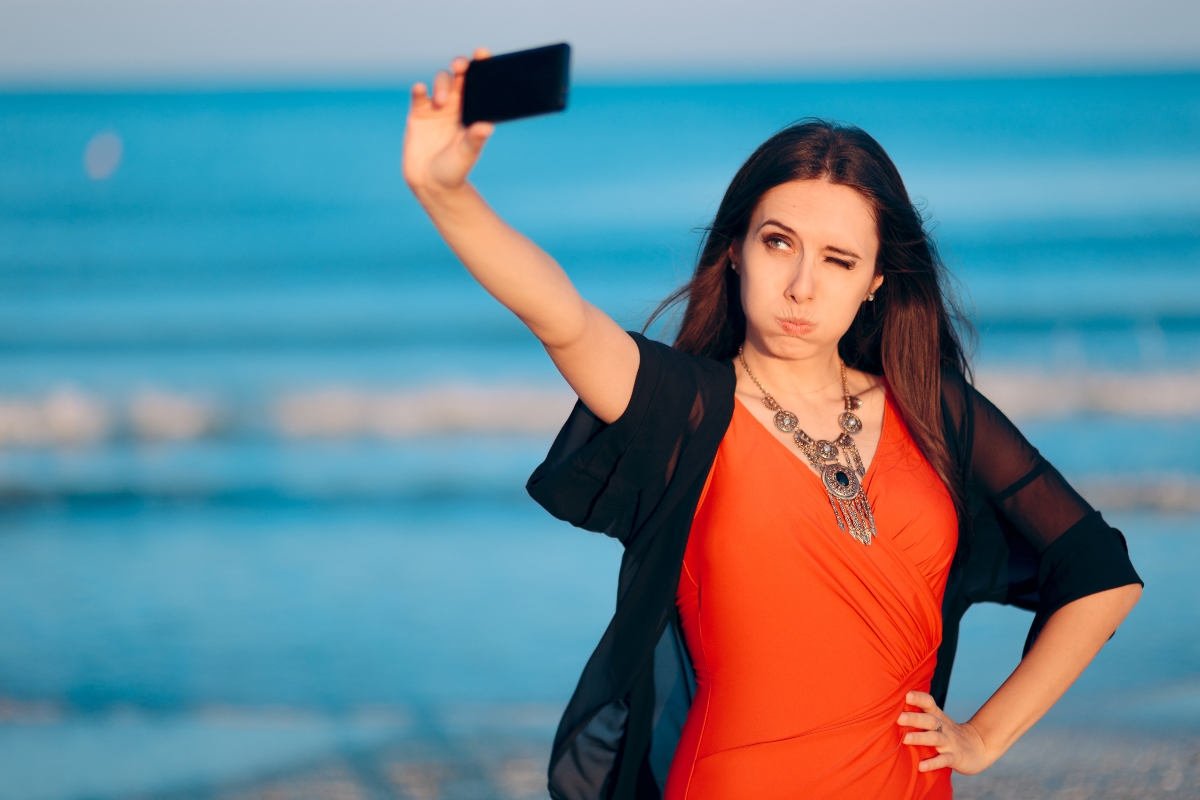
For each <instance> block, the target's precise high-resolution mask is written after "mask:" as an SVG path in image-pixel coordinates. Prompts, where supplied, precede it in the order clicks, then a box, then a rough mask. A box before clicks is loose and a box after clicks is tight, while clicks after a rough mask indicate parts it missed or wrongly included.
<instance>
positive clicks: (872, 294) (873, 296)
mask: <svg viewBox="0 0 1200 800" xmlns="http://www.w3.org/2000/svg"><path fill="white" fill-rule="evenodd" d="M867 300H870V301H872V302H874V300H875V293H874V292H871V293H870V294H869V295H867Z"/></svg>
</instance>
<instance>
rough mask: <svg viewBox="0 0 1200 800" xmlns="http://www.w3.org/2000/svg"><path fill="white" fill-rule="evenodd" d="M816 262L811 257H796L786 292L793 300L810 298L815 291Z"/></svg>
mask: <svg viewBox="0 0 1200 800" xmlns="http://www.w3.org/2000/svg"><path fill="white" fill-rule="evenodd" d="M815 273H816V264H814V263H812V260H811V259H808V258H805V257H801V258H798V259H796V264H795V267H794V270H793V272H792V279H791V282H790V283H789V284H788V287H787V294H788V296H789V297H791V298H792V299H794V300H811V299H812V296H813V292H814V291H815V288H816V286H815Z"/></svg>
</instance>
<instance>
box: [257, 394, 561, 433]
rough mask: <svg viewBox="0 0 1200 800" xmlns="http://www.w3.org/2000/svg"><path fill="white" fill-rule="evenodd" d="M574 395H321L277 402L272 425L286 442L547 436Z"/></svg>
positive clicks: (306, 395)
mask: <svg viewBox="0 0 1200 800" xmlns="http://www.w3.org/2000/svg"><path fill="white" fill-rule="evenodd" d="M574 402H575V395H574V394H572V393H571V392H569V391H566V390H563V389H543V388H531V387H524V386H491V387H481V386H465V385H446V386H439V387H429V388H425V389H419V390H416V391H407V392H405V391H396V392H386V391H384V392H366V391H361V390H354V389H349V388H331V389H321V390H317V391H313V392H308V393H303V394H297V395H293V396H290V397H286V398H284V399H282V400H281V401H280V402H279V403H278V404H277V405H276V406H275V414H274V416H275V422H276V424H277V426H278V429H279V431H280V432H281V433H282V434H283V435H284V436H287V437H294V438H309V437H347V436H378V437H382V438H405V437H411V436H422V435H430V434H452V433H516V434H547V433H553V432H554V431H556V430H558V428H559V426H561V425H562V423H563V421H564V420H565V419H566V418H567V415H568V414H569V413H570V410H571V406H572V405H573V404H574Z"/></svg>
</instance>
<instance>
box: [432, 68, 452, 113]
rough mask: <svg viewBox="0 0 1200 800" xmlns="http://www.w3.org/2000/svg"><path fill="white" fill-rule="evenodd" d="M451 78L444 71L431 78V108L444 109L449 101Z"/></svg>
mask: <svg viewBox="0 0 1200 800" xmlns="http://www.w3.org/2000/svg"><path fill="white" fill-rule="evenodd" d="M451 81H452V79H451V76H450V73H449V72H446V71H445V70H443V71H441V72H439V73H438V74H437V75H435V76H434V78H433V107H434V108H444V107H445V105H446V103H447V101H449V99H450V85H451Z"/></svg>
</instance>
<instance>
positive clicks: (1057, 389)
mask: <svg viewBox="0 0 1200 800" xmlns="http://www.w3.org/2000/svg"><path fill="white" fill-rule="evenodd" d="M976 386H978V388H979V390H980V391H981V392H983V394H984V395H986V396H987V397H988V399H990V400H991V401H992V402H993V403H995V404H996V406H997V407H998V408H999V409H1000V410H1001V411H1003V412H1004V413H1005V414H1008V415H1009V416H1012V417H1014V418H1016V419H1038V418H1047V417H1051V418H1052V417H1070V416H1078V415H1083V414H1112V415H1119V416H1126V417H1170V418H1173V419H1178V418H1188V417H1200V371H1198V372H1157V373H1144V374H1143V373H1119V372H1076V371H1070V372H1030V371H1021V370H1015V369H982V370H979V372H978V375H977V380H976Z"/></svg>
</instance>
